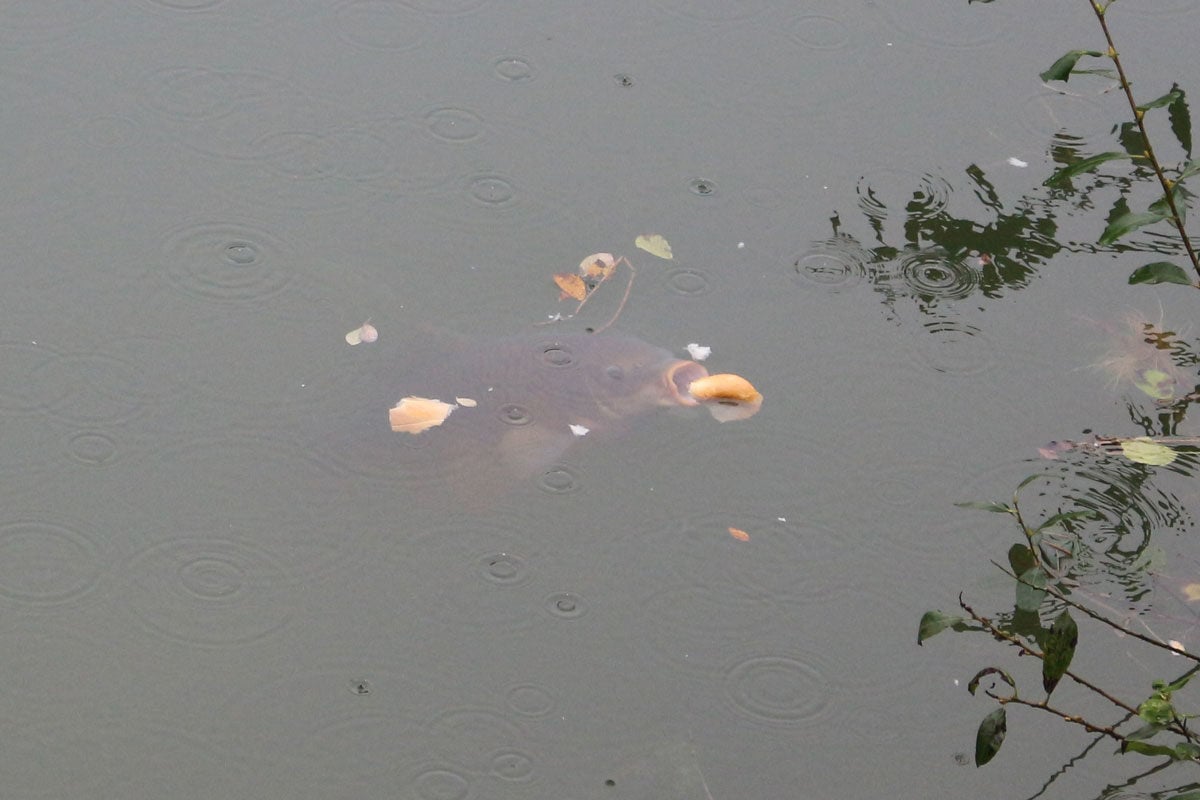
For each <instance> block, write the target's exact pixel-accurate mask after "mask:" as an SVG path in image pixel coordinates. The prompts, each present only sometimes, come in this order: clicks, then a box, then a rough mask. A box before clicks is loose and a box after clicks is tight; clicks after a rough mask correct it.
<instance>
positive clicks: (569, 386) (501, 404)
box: [356, 333, 761, 500]
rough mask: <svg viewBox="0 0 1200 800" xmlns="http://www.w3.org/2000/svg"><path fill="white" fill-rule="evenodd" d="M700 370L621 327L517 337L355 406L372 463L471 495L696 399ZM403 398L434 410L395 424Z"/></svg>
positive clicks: (525, 476) (468, 351)
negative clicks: (583, 443) (430, 414)
mask: <svg viewBox="0 0 1200 800" xmlns="http://www.w3.org/2000/svg"><path fill="white" fill-rule="evenodd" d="M707 376H708V371H707V370H706V369H705V368H704V367H703V366H701V365H700V364H698V363H697V362H695V361H690V360H686V359H680V358H677V357H676V356H674V355H673V354H672V353H671V352H670V351H668V350H665V349H663V348H660V347H655V346H653V345H650V344H647V343H646V342H643V341H641V340H640V339H637V338H634V337H632V336H628V335H624V334H619V333H603V334H586V333H567V334H559V335H549V334H545V335H532V336H518V337H513V338H507V339H499V340H495V341H492V342H487V343H484V344H481V345H478V346H474V347H467V348H464V349H462V350H461V351H460V352H459V353H458V354H457V355H455V356H452V357H447V358H443V359H440V360H439V361H438V362H437V363H436V364H433V365H431V366H430V367H428V368H427V369H424V370H417V371H413V372H409V373H407V374H405V375H403V376H402V377H401V378H400V379H399V380H397V381H395V383H394V384H393V385H392V388H390V389H388V390H387V391H388V392H389V395H388V396H387V397H385V398H383V397H381V398H373V399H372V400H371V405H370V408H367V409H364V410H363V411H361V412H356V413H357V414H365V415H367V416H368V418H367V420H366V421H365V423H364V424H363V425H362V426H361V428H360V431H361V437H360V438H364V439H368V440H369V445H370V447H369V450H370V458H371V459H372V461H374V462H377V467H376V469H377V470H396V471H401V472H407V473H408V475H409V477H410V478H413V479H414V480H416V479H418V478H424V480H425V484H426V485H427V486H428V485H435V486H439V487H442V488H445V487H449V488H451V489H452V493H453V494H456V495H459V496H469V497H470V498H472V499H473V500H478V499H479V498H480V497H489V496H494V495H496V494H501V493H504V492H505V491H507V490H508V489H510V488H512V487H513V486H515V485H517V484H519V483H521V482H523V481H527V480H529V479H531V478H533V477H534V476H536V475H538V474H540V473H541V472H542V471H544V470H545V469H546V468H547V467H548V466H550V465H551V464H553V463H554V462H556V461H557V460H559V459H561V458H562V457H563V456H564V454H566V453H567V451H568V450H570V449H571V448H572V447H573V446H574V445H575V444H576V443H577V442H580V441H581V440H588V439H592V438H594V437H598V436H603V435H605V434H606V433H609V432H612V431H619V430H622V429H624V428H626V427H628V425H629V424H630V423H631V421H632V420H634V419H636V418H638V417H641V416H644V415H645V414H647V413H648V412H651V411H653V410H655V409H658V408H662V407H670V406H696V405H699V404H700V403H701V402H702V401H701V400H700V399H697V398H696V397H693V396H692V394H691V393H690V392H689V391H688V387H689V386H690V385H691V384H692V383H693V382H695V381H697V380H699V379H702V378H706V377H707ZM714 377H726V376H714ZM729 377H736V376H729ZM743 383H745V382H744V381H743ZM746 386H749V384H748V383H746ZM752 389H753V387H751V390H752ZM755 394H756V393H755ZM402 399H407V400H410V401H414V402H413V405H411V406H410V408H412V409H418V410H419V413H422V414H423V413H425V412H426V410H427V409H429V408H430V407H431V406H432V407H433V408H434V409H439V408H440V411H437V412H436V419H435V420H432V421H427V422H421V421H419V420H418V421H417V423H416V424H409V423H408V422H405V421H402V422H400V423H398V422H397V414H396V412H397V411H399V410H400V409H397V408H396V406H397V405H398V404H401V400H402ZM759 400H761V397H759ZM434 401H440V406H439V405H438V404H436V403H434ZM703 402H706V403H707V402H709V401H708V400H707V399H705V400H704V401H703ZM754 410H757V406H755V407H754V409H753V410H751V411H749V413H748V414H743V415H742V416H748V415H749V414H752V413H753V412H754ZM389 411H391V412H392V413H391V416H390V422H391V424H390V425H389ZM713 413H714V416H716V417H717V418H718V419H721V418H722V417H721V416H720V415H719V414H718V413H717V412H716V411H714V412H713ZM409 482H410V483H411V482H414V481H413V480H410V481H409ZM417 482H419V480H418V481H417Z"/></svg>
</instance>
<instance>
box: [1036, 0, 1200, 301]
mask: <svg viewBox="0 0 1200 800" xmlns="http://www.w3.org/2000/svg"><path fill="white" fill-rule="evenodd" d="M1087 2H1088V5H1089V6H1091V8H1092V11H1093V12H1095V14H1096V19H1097V20H1098V21H1099V23H1100V28H1101V30H1102V31H1103V32H1104V38H1105V41H1106V42H1107V43H1108V49H1107V50H1106V51H1098V50H1071V51H1070V52H1068V53H1066V54H1065V55H1063V56H1062V57H1061V58H1059V59H1058V60H1057V61H1055V62H1054V64H1053V65H1052V66H1051V67H1050V68H1049V69H1048V70H1046V71H1045V72H1043V73H1041V78H1042V80H1044V81H1053V80H1061V81H1064V82H1065V81H1067V80H1069V79H1070V77H1071V75H1079V74H1096V73H1098V72H1099V73H1100V74H1104V73H1103V71H1098V70H1085V69H1079V68H1078V65H1079V62H1080V60H1081V59H1083V58H1107V59H1109V60H1110V61H1112V63H1113V66H1115V67H1116V78H1117V80H1118V82H1119V83H1120V85H1121V89H1122V90H1123V92H1124V94H1125V99H1126V100H1127V101H1128V103H1129V109H1130V111H1131V112H1132V114H1133V120H1134V123H1135V124H1136V125H1137V130H1138V132H1139V134H1140V142H1139V145H1138V146H1139V147H1140V148H1141V150H1140V152H1135V153H1122V152H1115V151H1114V152H1106V153H1099V154H1097V155H1094V156H1091V157H1089V158H1085V159H1082V160H1080V161H1077V162H1075V163H1074V164H1071V165H1069V166H1067V167H1064V168H1063V169H1061V170H1058V171H1057V172H1055V173H1054V174H1053V175H1052V176H1050V178H1048V179H1047V180H1046V182H1045V183H1046V185H1047V186H1062V185H1067V184H1068V183H1069V182H1070V179H1071V178H1072V177H1073V176H1075V175H1079V174H1081V173H1084V172H1091V171H1093V170H1094V169H1096V168H1097V167H1098V166H1100V165H1101V164H1103V163H1105V162H1108V161H1113V160H1116V159H1126V158H1131V159H1135V160H1141V161H1145V162H1146V163H1148V164H1149V165H1150V167H1151V168H1152V169H1153V170H1154V174H1155V176H1156V177H1157V178H1158V182H1159V185H1160V186H1161V188H1162V196H1161V197H1160V198H1159V199H1158V200H1156V201H1154V202H1153V203H1151V204H1150V206H1149V207H1148V208H1147V209H1146V210H1145V211H1139V212H1135V211H1125V212H1124V213H1121V214H1118V215H1117V216H1116V217H1115V218H1113V219H1111V220H1110V221H1109V223H1108V227H1107V228H1105V230H1104V233H1102V234H1101V236H1100V240H1099V241H1100V244H1102V245H1110V244H1113V243H1114V242H1116V241H1117V240H1118V239H1120V238H1121V237H1122V236H1124V235H1126V234H1128V233H1130V232H1132V231H1135V230H1137V229H1138V228H1142V227H1145V226H1147V225H1153V224H1154V223H1157V222H1161V221H1163V220H1170V222H1171V224H1172V225H1174V226H1175V229H1176V231H1177V232H1178V234H1179V239H1180V241H1181V242H1182V244H1183V247H1184V250H1185V251H1186V253H1187V257H1188V259H1189V260H1190V261H1191V264H1192V269H1193V271H1194V272H1195V273H1196V275H1197V276H1200V256H1197V253H1196V249H1195V247H1194V246H1193V245H1192V241H1191V238H1190V237H1189V236H1188V233H1187V228H1186V225H1185V220H1186V209H1187V202H1186V201H1187V199H1188V198H1189V197H1190V196H1191V195H1190V193H1189V192H1188V191H1187V190H1186V189H1185V188H1184V186H1183V182H1184V180H1186V179H1187V178H1189V177H1191V176H1192V175H1195V174H1196V173H1197V172H1200V163H1197V162H1195V161H1193V160H1191V158H1190V151H1191V134H1190V130H1176V136H1177V138H1179V140H1180V143H1181V144H1182V145H1183V146H1184V149H1185V150H1187V151H1188V155H1189V158H1188V160H1187V161H1185V162H1184V163H1183V164H1181V165H1179V166H1178V168H1177V174H1176V176H1175V177H1174V178H1170V177H1168V176H1167V173H1166V171H1165V170H1164V169H1163V166H1162V163H1161V162H1160V161H1159V158H1158V156H1157V154H1156V153H1155V152H1154V145H1153V143H1152V141H1151V139H1150V134H1149V133H1148V131H1147V130H1146V112H1147V111H1150V110H1152V109H1156V108H1164V107H1165V108H1167V110H1168V113H1169V114H1170V115H1171V116H1172V118H1173V119H1185V118H1186V116H1187V114H1186V98H1185V95H1184V92H1183V90H1182V89H1180V88H1179V86H1178V85H1175V86H1172V88H1171V91H1169V92H1167V93H1166V94H1164V95H1162V96H1161V97H1158V98H1156V99H1154V100H1151V101H1150V102H1148V103H1144V104H1141V105H1139V104H1138V103H1137V101H1136V100H1135V99H1134V97H1133V89H1132V87H1131V85H1130V82H1129V79H1128V77H1127V76H1126V74H1125V67H1124V65H1123V64H1122V63H1121V56H1120V53H1119V52H1118V51H1117V46H1116V43H1115V42H1114V41H1113V36H1112V31H1111V30H1110V29H1109V27H1108V20H1107V12H1108V9H1109V7H1110V6H1111V5H1112V4H1113V2H1115V0H1107V2H1100V0H1087ZM1129 282H1130V283H1178V284H1184V285H1191V286H1196V287H1197V288H1200V284H1198V283H1194V282H1193V281H1191V280H1190V279H1189V278H1188V274H1187V272H1185V271H1184V269H1183V268H1182V267H1180V266H1178V265H1177V264H1174V263H1171V262H1169V261H1156V262H1153V263H1150V264H1145V265H1143V266H1141V267H1139V268H1137V269H1136V270H1134V271H1133V273H1131V274H1130V276H1129Z"/></svg>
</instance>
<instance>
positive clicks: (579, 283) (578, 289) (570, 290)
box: [554, 272, 588, 303]
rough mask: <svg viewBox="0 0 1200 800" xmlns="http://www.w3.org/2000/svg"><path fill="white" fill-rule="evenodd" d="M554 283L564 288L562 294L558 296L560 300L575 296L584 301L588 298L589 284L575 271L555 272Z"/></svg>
mask: <svg viewBox="0 0 1200 800" xmlns="http://www.w3.org/2000/svg"><path fill="white" fill-rule="evenodd" d="M554 283H555V285H557V286H558V288H559V289H561V290H562V294H561V295H560V296H559V298H558V299H559V300H565V299H566V298H568V297H573V298H575V299H576V300H578V301H579V302H581V303H582V302H583V301H584V299H586V298H587V293H588V288H587V284H586V283H584V282H583V278H581V277H579V276H578V275H576V274H575V273H573V272H558V273H555V275H554Z"/></svg>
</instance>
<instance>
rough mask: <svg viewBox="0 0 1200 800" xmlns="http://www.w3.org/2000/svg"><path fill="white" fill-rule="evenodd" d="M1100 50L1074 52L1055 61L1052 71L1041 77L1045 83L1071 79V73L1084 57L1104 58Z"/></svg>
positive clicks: (1049, 70) (1044, 73)
mask: <svg viewBox="0 0 1200 800" xmlns="http://www.w3.org/2000/svg"><path fill="white" fill-rule="evenodd" d="M1103 55H1104V53H1101V52H1100V51H1099V50H1072V51H1071V52H1069V53H1067V54H1066V55H1065V56H1063V57H1062V58H1060V59H1059V60H1058V61H1055V62H1054V63H1053V64H1052V65H1051V66H1050V69H1048V70H1046V71H1045V72H1043V73H1042V74H1041V75H1039V76H1038V77H1040V78H1041V79H1042V80H1044V81H1066V80H1069V79H1070V78H1071V73H1072V72H1074V70H1075V64H1076V63H1077V62H1078V61H1079V59H1081V58H1083V57H1084V56H1094V57H1096V58H1099V57H1101V56H1103Z"/></svg>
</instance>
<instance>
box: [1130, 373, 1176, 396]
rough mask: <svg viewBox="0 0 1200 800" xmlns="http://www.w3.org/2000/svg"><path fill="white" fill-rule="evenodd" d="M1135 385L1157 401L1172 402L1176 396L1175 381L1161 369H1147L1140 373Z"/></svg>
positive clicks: (1135, 379)
mask: <svg viewBox="0 0 1200 800" xmlns="http://www.w3.org/2000/svg"><path fill="white" fill-rule="evenodd" d="M1133 385H1134V386H1136V387H1137V388H1139V389H1141V390H1142V391H1143V392H1145V393H1146V394H1147V395H1149V396H1150V397H1153V398H1154V399H1155V400H1170V399H1171V398H1172V397H1174V396H1175V380H1174V379H1173V378H1172V377H1171V376H1170V375H1168V374H1167V373H1165V372H1163V371H1162V370H1161V369H1147V370H1143V371H1142V372H1140V373H1138V374H1137V375H1136V376H1135V377H1134V380H1133Z"/></svg>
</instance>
